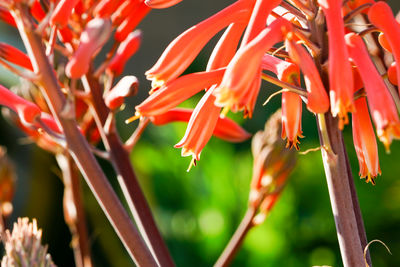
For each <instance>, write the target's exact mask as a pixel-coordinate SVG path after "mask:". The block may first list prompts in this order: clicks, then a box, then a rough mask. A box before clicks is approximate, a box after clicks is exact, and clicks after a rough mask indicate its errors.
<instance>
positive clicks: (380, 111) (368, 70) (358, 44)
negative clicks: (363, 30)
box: [345, 33, 400, 150]
mask: <svg viewBox="0 0 400 267" xmlns="http://www.w3.org/2000/svg"><path fill="white" fill-rule="evenodd" d="M345 38H346V43H347V47H348V49H349V54H350V57H351V58H352V60H353V61H354V63H355V64H356V66H357V68H358V70H359V73H360V75H361V78H362V80H363V82H364V88H365V90H366V92H367V98H368V104H369V109H370V111H371V114H372V119H373V120H374V123H375V126H376V131H377V135H378V137H379V139H380V140H381V141H382V142H383V144H384V145H385V147H386V150H389V146H390V143H391V142H392V138H393V137H396V138H399V137H400V121H399V116H398V114H397V110H396V106H395V103H394V101H393V99H392V97H391V95H390V93H389V91H388V89H387V88H386V85H385V83H384V81H383V79H382V77H381V76H380V75H379V73H378V71H377V70H376V68H375V65H374V63H373V62H372V61H371V59H370V57H369V54H368V51H367V48H366V47H365V45H364V42H363V40H362V38H361V37H360V36H358V35H356V34H354V33H349V34H347V35H346V37H345Z"/></svg>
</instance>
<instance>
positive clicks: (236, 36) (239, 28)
mask: <svg viewBox="0 0 400 267" xmlns="http://www.w3.org/2000/svg"><path fill="white" fill-rule="evenodd" d="M245 28H246V24H244V23H232V24H231V25H229V27H228V28H227V29H226V30H225V32H224V34H223V35H222V36H221V38H220V39H219V41H218V43H217V45H216V46H215V48H214V50H213V52H212V54H211V56H210V59H209V60H208V64H207V70H215V69H218V68H222V67H226V66H227V65H228V64H229V62H230V61H231V59H232V58H233V56H234V55H235V53H236V48H237V45H238V42H239V40H240V37H241V36H242V33H243V30H244V29H245Z"/></svg>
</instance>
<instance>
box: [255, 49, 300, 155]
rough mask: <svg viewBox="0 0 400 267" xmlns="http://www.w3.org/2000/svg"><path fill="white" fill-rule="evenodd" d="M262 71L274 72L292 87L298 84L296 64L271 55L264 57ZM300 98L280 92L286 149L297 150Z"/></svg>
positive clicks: (294, 94) (298, 70)
mask: <svg viewBox="0 0 400 267" xmlns="http://www.w3.org/2000/svg"><path fill="white" fill-rule="evenodd" d="M262 67H263V69H267V70H269V71H272V72H274V73H275V74H276V75H277V76H278V79H279V80H281V81H283V82H286V83H290V84H293V85H299V84H300V69H299V67H298V66H297V65H296V64H293V63H291V62H288V61H284V60H281V59H279V58H277V57H273V56H271V55H268V54H266V55H264V57H263V61H262ZM301 112H302V103H301V97H300V96H299V95H298V94H296V93H292V92H282V138H283V139H285V138H287V139H288V140H287V147H289V148H292V147H293V146H294V147H295V148H296V149H297V150H299V145H298V144H299V143H300V142H299V140H298V138H299V137H303V135H302V131H301Z"/></svg>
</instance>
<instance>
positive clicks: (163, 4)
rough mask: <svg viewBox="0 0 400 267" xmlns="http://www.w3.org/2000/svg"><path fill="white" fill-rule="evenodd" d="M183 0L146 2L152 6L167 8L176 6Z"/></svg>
mask: <svg viewBox="0 0 400 267" xmlns="http://www.w3.org/2000/svg"><path fill="white" fill-rule="evenodd" d="M181 1H182V0H145V1H144V3H145V4H146V5H147V6H149V7H151V8H167V7H171V6H174V5H176V4H178V3H179V2H181Z"/></svg>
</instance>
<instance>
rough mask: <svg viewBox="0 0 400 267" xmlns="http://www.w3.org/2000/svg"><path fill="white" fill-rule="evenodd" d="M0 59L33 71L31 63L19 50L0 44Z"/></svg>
mask: <svg viewBox="0 0 400 267" xmlns="http://www.w3.org/2000/svg"><path fill="white" fill-rule="evenodd" d="M0 58H3V59H5V60H7V61H9V62H11V63H13V64H15V65H18V66H20V67H23V68H26V69H28V70H31V71H33V67H32V63H31V60H30V59H29V57H28V56H27V55H26V54H25V53H23V52H22V51H21V50H19V49H17V48H15V47H13V46H11V45H9V44H6V43H2V42H0Z"/></svg>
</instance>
